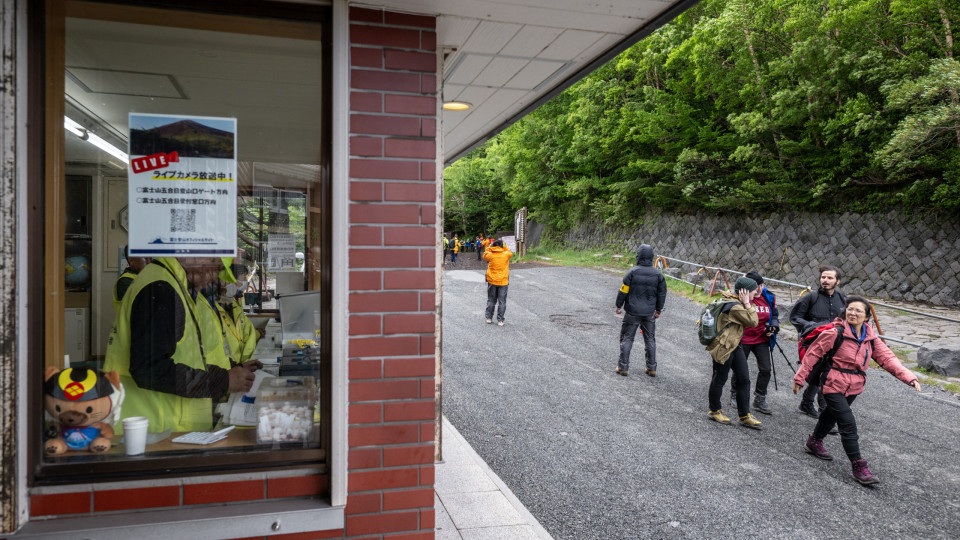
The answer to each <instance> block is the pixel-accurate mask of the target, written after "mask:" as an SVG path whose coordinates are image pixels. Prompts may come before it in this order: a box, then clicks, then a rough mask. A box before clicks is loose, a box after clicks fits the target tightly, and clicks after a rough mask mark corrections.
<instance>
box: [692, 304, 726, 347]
mask: <svg viewBox="0 0 960 540" xmlns="http://www.w3.org/2000/svg"><path fill="white" fill-rule="evenodd" d="M728 304H736V302H731V301H729V300H714V301H713V302H710V303H709V304H707V305H705V306H703V310H702V311H701V312H700V318H699V319H697V337H699V338H700V344H701V345H710V344H711V343H713V340H715V339H717V336H719V335H720V334H722V333H723V331H724V330H726V329H727V328H730V326H731V325H733V324H734V323H727V325H726V326H724V327H723V328H722V329H720V330H719V331H718V330H717V321H719V320H720V314H721V313H723V311H724V309H723V308H724V307H726V306H727V305H728Z"/></svg>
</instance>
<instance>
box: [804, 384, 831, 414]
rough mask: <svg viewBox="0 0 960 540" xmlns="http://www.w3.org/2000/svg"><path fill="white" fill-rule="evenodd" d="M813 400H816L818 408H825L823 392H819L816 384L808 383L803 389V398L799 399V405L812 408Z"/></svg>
mask: <svg viewBox="0 0 960 540" xmlns="http://www.w3.org/2000/svg"><path fill="white" fill-rule="evenodd" d="M814 398H816V400H817V405H819V406H820V409H821V410H823V408H824V407H826V406H827V402H826V400H824V399H823V390H821V389H820V387H819V386H817V385H816V384H814V383H810V384H808V385H807V386H805V387H804V388H803V396H802V397H801V398H800V405H810V406H813V400H814Z"/></svg>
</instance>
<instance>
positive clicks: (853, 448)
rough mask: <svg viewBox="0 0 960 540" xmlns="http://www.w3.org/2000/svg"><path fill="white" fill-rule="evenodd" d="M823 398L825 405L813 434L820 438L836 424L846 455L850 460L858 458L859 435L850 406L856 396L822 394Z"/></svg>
mask: <svg viewBox="0 0 960 540" xmlns="http://www.w3.org/2000/svg"><path fill="white" fill-rule="evenodd" d="M823 399H824V400H826V402H827V406H826V408H824V409H823V410H821V411H820V418H819V419H818V420H817V427H815V428H813V436H814V437H816V438H818V439H822V438H824V437H826V436H827V433H830V430H831V429H833V426H834V425H836V426H837V431H839V432H840V442H841V443H842V444H843V451H844V452H846V453H847V457H848V458H850V461H853V460H855V459H860V436H859V435H858V434H857V420H856V418H854V417H853V410H852V409H851V408H850V405H852V404H853V400H855V399H857V396H845V395H843V394H824V395H823Z"/></svg>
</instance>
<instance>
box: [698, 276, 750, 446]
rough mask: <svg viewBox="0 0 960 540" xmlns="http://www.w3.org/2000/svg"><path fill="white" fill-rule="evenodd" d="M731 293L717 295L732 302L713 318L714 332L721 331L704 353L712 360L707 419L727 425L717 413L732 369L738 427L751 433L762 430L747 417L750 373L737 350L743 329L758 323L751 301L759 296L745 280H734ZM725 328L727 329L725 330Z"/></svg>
mask: <svg viewBox="0 0 960 540" xmlns="http://www.w3.org/2000/svg"><path fill="white" fill-rule="evenodd" d="M733 290H734V292H733V293H731V292H729V291H723V292H722V293H720V295H721V296H722V297H723V298H724V299H726V300H732V301H731V302H729V303H728V304H726V305H725V306H724V309H723V311H722V312H721V313H720V316H719V317H717V328H723V329H724V330H723V331H722V332H720V334H719V335H718V336H717V337H716V339H714V340H713V341H712V342H711V343H710V345H708V346H707V352H709V353H710V357H711V358H713V378H712V379H711V380H710V391H709V392H708V393H707V397H708V399H709V401H710V412H709V416H710V418H711V419H712V420H714V421H715V422H720V423H721V424H729V423H730V419H729V418H727V417H726V416H725V415H724V414H723V411H722V410H721V409H720V396H721V394H723V387H724V385H725V384H726V383H727V374H729V373H730V370H731V369H732V370H733V372H734V373H735V374H736V375H737V409H738V412H739V414H740V425H741V426H744V427H748V428H752V429H762V427H761V425H760V421H759V420H757V419H756V418H754V417H753V415H752V414H750V369H749V368H748V367H747V357H746V356H745V355H744V353H743V347H741V346H740V339H741V338H742V337H743V329H744V328H746V327H750V326H756V325H757V324H758V322H759V318H758V317H757V307H756V306H755V305H753V304H752V303H751V300H753V299H754V298H756V297H757V295H759V294H760V289H759V288H758V287H757V282H756V281H754V280H752V279H750V278H748V277H741V278H738V279H737V281H736V283H734V285H733ZM728 325H729V326H728Z"/></svg>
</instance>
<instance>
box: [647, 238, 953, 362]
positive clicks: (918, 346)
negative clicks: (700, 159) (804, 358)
mask: <svg viewBox="0 0 960 540" xmlns="http://www.w3.org/2000/svg"><path fill="white" fill-rule="evenodd" d="M784 253H786V252H784ZM658 259H665V260H670V261H676V262H679V263H682V264H689V265H692V266H697V267H699V269H698V270H697V278H696V281H695V282H694V283H690V282H689V281H686V280H683V279H680V278H674V277H673V276H670V277H671V278H673V279H676V280H677V281H682V282H684V283H689V284H691V285H693V290H694V291H696V290H697V283H698V282H699V281H700V272H702V271H704V270H708V269H714V270H717V275H716V276H714V285H715V284H716V279H717V277H719V274H720V272H721V271H723V272H724V275H723V277H724V280H725V281H726V277H727V276H726V272H733V273H734V274H746V273H745V272H741V271H740V270H732V269H729V268H723V267H722V266H706V265H702V264H700V263H695V262H690V261H685V260H683V259H677V258H674V257H667V256H665V255H660V256H659V257H658ZM664 268H666V263H664ZM763 281H764V282H765V283H766V282H768V281H769V282H772V283H781V284H783V285H789V286H791V287H796V288H799V289H803V291H802V292H801V293H800V297H802V296H803V295H804V294H806V293H808V292H813V289H811V288H810V287H808V286H807V285H802V284H800V283H792V282H790V281H783V280H780V279H773V278H763ZM729 286H730V283H729V282H727V287H728V288H729ZM701 288H702V289H704V291H706V287H704V286H701ZM712 292H713V287H711V293H712ZM791 296H792V295H791ZM798 298H799V297H798ZM870 304H871V310H872V306H882V307H885V308H888V309H898V310H900V311H905V312H907V313H912V314H914V315H921V316H924V317H931V318H934V319H940V320H942V321H948V322H954V323H960V320H957V319H951V318H949V317H944V316H942V315H934V314H933V313H924V312H922V311H916V310H913V309H909V308H903V307H899V306H892V305H890V304H884V303H883V302H876V301H873V300H871V301H870ZM873 320H874V324H875V325H876V327H877V337H879V338H880V339H883V340H884V341H887V340H889V341H895V342H897V343H903V344H905V345H910V346H912V347H917V348H920V347H921V346H922V345H921V344H920V343H913V342H911V341H906V340H903V339H897V338H893V337H889V336H884V335H883V332H882V330H880V323H879V321H878V320H877V314H876V311H873Z"/></svg>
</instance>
